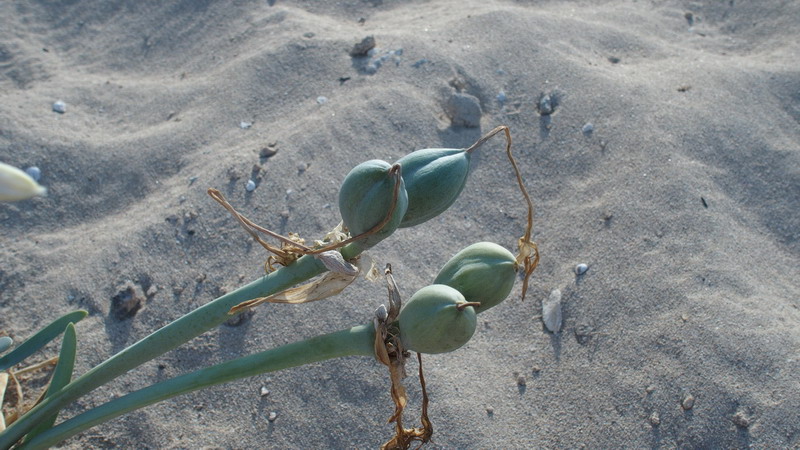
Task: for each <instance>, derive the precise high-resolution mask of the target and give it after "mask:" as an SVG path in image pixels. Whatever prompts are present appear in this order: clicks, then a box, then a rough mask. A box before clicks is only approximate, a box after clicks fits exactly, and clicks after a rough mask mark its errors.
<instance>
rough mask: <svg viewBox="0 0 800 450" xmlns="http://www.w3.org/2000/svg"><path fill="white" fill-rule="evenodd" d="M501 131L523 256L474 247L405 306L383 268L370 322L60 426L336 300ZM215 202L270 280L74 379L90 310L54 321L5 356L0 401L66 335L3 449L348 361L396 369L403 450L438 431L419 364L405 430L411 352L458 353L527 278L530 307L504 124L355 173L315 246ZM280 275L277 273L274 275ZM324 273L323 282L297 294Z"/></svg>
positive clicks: (534, 254) (528, 257) (166, 384)
mask: <svg viewBox="0 0 800 450" xmlns="http://www.w3.org/2000/svg"><path fill="white" fill-rule="evenodd" d="M500 132H504V133H505V137H506V152H507V155H508V158H509V160H510V162H511V164H512V167H513V169H514V172H515V175H516V180H517V183H518V185H519V188H520V191H521V192H522V194H523V196H524V199H525V202H526V205H527V208H528V220H527V224H526V226H525V234H524V235H523V236H522V237H521V238H520V239H519V242H518V244H519V249H518V254H517V255H516V256H514V255H512V254H511V252H509V251H508V250H506V249H505V248H503V247H501V246H499V245H497V244H494V243H490V242H479V243H476V244H472V245H470V246H468V247H466V248H464V249H463V250H461V251H460V252H458V253H457V254H456V255H454V256H453V257H452V258H451V259H450V260H449V261H448V262H447V263H446V264H445V265H444V266H443V267H442V269H441V270H440V271H439V273H438V275H437V276H436V278H435V279H434V280H433V283H432V284H431V285H430V286H426V287H423V288H422V289H420V290H418V291H417V292H416V293H414V295H412V296H411V298H410V299H409V300H408V301H407V302H406V303H405V304H404V305H403V304H401V299H400V295H399V292H398V289H397V286H396V284H395V281H394V279H393V277H392V274H391V269H390V267H389V266H387V269H386V271H385V279H386V283H387V286H388V292H389V302H388V307H387V306H385V305H381V306H380V307H379V308H378V310H377V311H376V313H375V317H374V318H373V320H372V321H371V322H370V323H366V324H363V325H359V326H355V327H352V328H348V329H345V330H341V331H338V332H335V333H330V334H325V335H322V336H317V337H313V338H310V339H307V340H304V341H300V342H295V343H291V344H288V345H284V346H282V347H278V348H274V349H271V350H267V351H263V352H260V353H256V354H252V355H249V356H245V357H242V358H238V359H234V360H231V361H227V362H224V363H221V364H217V365H214V366H211V367H207V368H204V369H200V370H197V371H195V372H192V373H187V374H184V375H181V376H178V377H175V378H172V379H168V380H165V381H161V382H158V383H155V384H153V385H151V386H148V387H145V388H143V389H140V390H137V391H134V392H131V393H129V394H127V395H125V396H123V397H120V398H116V399H114V400H111V401H109V402H107V403H105V404H102V405H100V406H97V407H95V408H93V409H90V410H88V411H86V412H84V413H81V414H79V415H77V416H75V417H72V418H70V419H67V420H65V421H62V422H60V423H58V424H55V422H56V419H57V416H58V413H59V411H60V410H62V409H63V408H64V407H66V406H67V405H69V404H70V403H72V402H73V401H75V400H76V399H78V398H80V397H81V396H83V395H86V394H87V393H89V392H91V391H92V390H94V389H95V388H97V387H99V386H101V385H103V384H105V383H108V382H109V381H111V380H113V379H115V378H116V377H118V376H120V375H122V374H124V373H126V372H128V371H129V370H131V369H133V368H136V367H138V366H140V365H142V364H143V363H146V362H148V361H150V360H152V359H153V358H155V357H157V356H159V355H161V354H163V353H166V352H167V351H169V350H171V349H174V348H176V347H178V346H179V345H181V344H183V343H185V342H187V341H189V340H190V339H192V338H194V337H196V336H198V335H200V334H201V333H203V332H205V331H207V330H209V329H211V328H213V327H216V326H218V325H220V324H222V323H223V322H225V321H227V320H229V319H230V318H231V316H232V315H235V314H239V313H241V312H243V311H244V310H245V309H247V308H249V307H252V306H255V305H257V304H259V303H264V302H269V303H303V302H308V301H314V300H320V299H323V298H326V297H330V296H332V295H336V294H338V293H339V292H341V291H342V290H343V289H345V288H346V287H347V285H349V284H350V283H351V282H352V281H353V280H354V279H355V278H356V277H357V276H358V274H359V273H360V272H364V271H366V270H368V265H367V264H366V263H365V261H363V259H364V258H362V257H361V254H362V252H364V251H365V250H367V249H369V248H371V247H373V246H375V245H376V244H377V243H378V242H380V241H381V240H383V239H386V238H388V237H389V236H390V235H391V234H392V233H393V232H394V231H395V230H396V229H397V228H400V227H411V226H414V225H418V224H420V223H422V222H425V221H427V220H429V219H431V218H433V217H435V216H437V215H439V214H441V213H442V212H444V211H445V210H446V209H447V208H448V207H450V205H452V204H453V202H455V200H456V199H457V198H458V196H459V194H460V193H461V191H462V189H463V188H464V185H465V183H466V181H467V176H468V174H469V170H470V164H469V162H470V156H471V154H472V152H473V151H474V150H475V149H476V148H478V147H479V146H480V145H482V144H483V143H484V142H485V141H486V140H488V139H489V138H491V137H492V136H495V135H496V134H498V133H500ZM209 194H210V195H211V196H212V197H213V198H214V199H215V200H216V201H218V202H219V203H221V204H222V205H223V206H224V207H225V208H226V209H228V211H230V212H231V213H232V214H233V215H234V217H236V219H237V220H238V221H239V223H240V225H242V227H243V228H244V229H245V230H246V231H247V232H248V233H249V234H250V235H251V236H252V237H253V238H254V239H255V240H256V241H258V242H259V243H260V244H261V245H262V246H264V247H265V248H266V249H267V250H269V251H270V252H271V253H272V256H271V257H270V259H269V260H268V273H267V274H266V275H265V276H264V277H262V278H259V279H258V280H256V281H253V282H251V283H250V284H247V285H245V286H242V287H240V288H239V289H237V290H235V291H232V292H230V293H228V294H225V295H223V296H222V297H219V298H217V299H216V300H214V301H212V302H210V303H208V304H206V305H203V306H201V307H199V308H197V309H196V310H194V311H192V312H190V313H188V314H186V315H185V316H183V317H180V318H179V319H177V320H175V321H173V322H171V323H170V324H168V325H166V326H164V327H162V328H161V329H159V330H157V331H155V332H153V333H152V334H150V335H149V336H147V337H145V338H143V339H142V340H140V341H138V342H136V343H135V344H133V345H131V346H129V347H128V348H126V349H124V350H122V351H121V352H119V353H117V354H116V355H114V356H112V357H110V358H109V359H108V360H106V361H104V362H103V363H101V364H99V365H98V366H96V367H94V368H93V369H91V370H89V371H88V372H86V373H85V374H83V375H81V376H80V377H78V378H76V379H74V380H72V368H73V365H74V361H75V356H76V333H75V326H74V323H76V322H78V321H79V320H81V319H82V318H83V317H84V316H85V315H86V312H84V311H76V312H74V313H70V314H68V315H66V316H64V317H62V318H60V319H58V320H56V321H55V322H53V323H52V324H51V325H49V326H48V327H46V328H44V329H43V330H41V331H40V332H39V333H37V334H36V335H34V336H33V337H31V338H30V339H29V340H28V341H26V342H24V343H23V344H21V345H19V346H18V347H16V348H15V349H14V350H12V351H11V352H9V353H8V354H6V355H5V356H3V357H2V358H0V401H1V400H2V393H3V391H4V390H5V384H4V383H2V381H3V380H2V378H3V377H2V375H5V378H6V379H7V378H8V376H9V375H10V376H12V377H13V376H14V373H15V372H14V370H13V367H14V366H16V365H17V364H18V363H20V362H21V361H23V360H24V359H25V358H27V357H28V356H30V355H31V354H33V353H34V352H35V351H36V350H38V349H39V348H41V347H42V346H44V345H45V344H46V343H48V342H49V341H51V340H52V339H54V338H56V337H58V336H59V335H61V334H63V339H62V346H61V352H60V355H59V358H58V363H57V364H56V367H55V369H54V371H53V376H52V379H51V382H50V385H49V387H48V389H47V391H46V393H45V395H44V396H43V397H42V398H41V400H40V401H39V402H38V404H37V405H35V406H34V407H33V408H31V409H30V410H28V411H27V412H25V413H24V414H22V415H20V416H19V417H16V418H14V419H15V420H14V421H13V423H10V424H9V426H8V427H7V428H5V430H4V431H1V432H0V449H7V448H10V447H11V446H13V445H17V446H18V447H19V448H32V449H35V448H45V447H48V446H51V445H54V444H56V443H58V442H61V441H63V440H64V439H67V438H68V437H70V436H73V435H74V434H76V433H79V432H81V431H83V430H85V429H87V428H90V427H92V426H95V425H97V424H100V423H103V422H105V421H108V420H110V419H112V418H114V417H117V416H119V415H121V414H125V413H127V412H130V411H133V410H136V409H138V408H142V407H144V406H147V405H150V404H153V403H156V402H159V401H162V400H165V399H168V398H171V397H174V396H177V395H181V394H184V393H188V392H192V391H195V390H198V389H202V388H204V387H208V386H213V385H216V384H220V383H224V382H228V381H231V380H235V379H238V378H244V377H249V376H253V375H257V374H261V373H265V372H271V371H277V370H281V369H286V368H289V367H296V366H299V365H303V364H308V363H312V362H317V361H322V360H326V359H330V358H336V357H340V356H350V355H362V356H372V357H375V358H376V359H378V361H380V362H381V363H382V364H385V365H386V366H387V367H388V368H389V373H390V378H391V383H392V385H391V395H392V399H393V401H394V404H395V409H394V413H393V415H391V417H390V421H391V422H394V423H395V431H396V432H395V436H394V437H393V438H392V439H391V440H389V441H388V442H387V443H385V444H384V447H385V448H407V447H408V446H409V445H410V444H411V443H413V442H414V441H418V442H423V443H424V442H427V441H428V440H429V439H430V437H431V434H432V433H433V427H432V425H431V422H430V420H429V419H428V417H427V406H428V397H427V394H426V391H425V380H424V376H423V374H422V365H421V364H420V372H419V375H420V383H421V385H422V392H423V405H422V418H421V422H422V424H421V425H422V426H421V427H420V428H410V429H407V428H404V427H403V425H402V413H403V408H404V407H405V404H406V402H407V399H406V395H405V390H404V388H403V385H402V383H401V380H402V378H403V376H404V362H405V360H406V358H408V357H409V354H410V353H409V352H410V351H415V352H417V353H418V358H420V361H421V356H419V354H420V353H432V354H433V353H443V352H450V351H453V350H456V349H458V348H460V347H461V346H463V345H464V344H465V343H466V342H467V341H469V339H470V338H471V337H472V335H473V333H474V331H475V325H476V320H477V319H476V314H479V313H481V312H483V311H486V310H487V309H489V308H491V307H493V306H496V305H497V304H499V303H500V302H502V301H503V300H504V299H505V298H506V297H507V296H508V295H509V293H510V292H511V289H512V287H513V285H514V282H515V280H516V278H517V274H518V272H520V271H521V272H522V273H523V275H524V276H523V287H522V296H523V298H524V296H525V291H526V290H527V281H528V278H529V276H530V275H531V273H532V272H533V270H534V269H535V268H536V265H537V264H538V260H539V253H538V249H537V247H536V244H535V243H534V242H533V241H532V240H531V232H532V227H533V204H532V202H531V200H530V198H529V197H528V194H527V192H526V191H525V187H524V185H523V182H522V179H521V177H520V174H519V170H518V168H517V165H516V162H515V161H514V158H513V156H512V155H511V135H510V133H509V130H508V127H505V126H501V127H497V128H495V129H494V130H492V131H491V132H489V133H487V134H486V135H485V136H483V137H482V138H481V139H479V140H478V141H477V142H476V143H475V144H474V145H472V146H471V147H469V148H467V149H424V150H417V151H415V152H412V153H410V154H409V155H406V156H405V157H403V158H401V159H400V160H398V161H397V162H396V163H394V164H389V163H387V162H385V161H379V160H372V161H367V162H364V163H362V164H359V165H357V166H356V167H355V168H353V170H352V171H350V173H349V174H348V175H347V176H346V177H345V180H344V182H343V183H342V186H341V189H340V192H339V210H340V212H341V215H342V222H343V226H342V225H340V226H339V227H337V229H335V230H334V231H333V232H331V233H330V234H329V235H328V236H327V237H326V239H325V240H323V241H317V242H316V244H315V245H313V246H311V247H309V246H306V245H305V243H304V241H303V240H302V239H299V238H298V237H296V236H293V235H290V236H289V237H284V236H279V235H277V234H275V233H273V232H271V231H269V230H267V229H265V228H262V227H259V226H258V225H256V224H255V223H253V222H252V221H250V220H249V219H247V218H246V217H244V216H243V215H242V214H239V213H238V212H237V211H236V210H235V209H234V208H233V207H232V206H231V205H230V204H229V203H228V202H227V201H226V200H225V198H224V197H223V196H222V194H221V193H219V191H216V190H214V189H209ZM348 233H349V234H348ZM261 235H267V236H269V237H271V238H274V239H277V240H279V241H280V242H281V244H280V246H279V247H276V246H274V245H271V244H269V243H267V242H266V241H265V240H264V239H262V237H261ZM276 265H280V266H282V267H279V268H277V269H276V268H275V266H276ZM318 275H322V277H318V278H316V279H315V280H314V281H311V282H309V283H307V284H302V283H304V282H307V281H309V280H311V279H312V278H314V277H317V276H318ZM297 285H299V286H297ZM9 346H10V342H8V340H7V339H6V340H3V341H2V342H0V347H6V348H7V347H9ZM3 350H4V348H0V351H3ZM0 422H2V423H0V425H2V428H4V427H5V425H6V421H5V418H4V417H2V414H0ZM2 428H0V430H2Z"/></svg>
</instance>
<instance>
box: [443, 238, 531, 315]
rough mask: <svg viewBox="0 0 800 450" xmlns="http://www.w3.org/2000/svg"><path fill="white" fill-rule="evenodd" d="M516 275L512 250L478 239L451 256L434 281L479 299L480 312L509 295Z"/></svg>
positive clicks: (471, 299) (465, 296) (475, 300)
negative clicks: (478, 240)
mask: <svg viewBox="0 0 800 450" xmlns="http://www.w3.org/2000/svg"><path fill="white" fill-rule="evenodd" d="M516 278H517V265H516V260H515V258H514V255H512V254H511V252H509V251H508V250H506V249H505V248H503V247H501V246H499V245H497V244H495V243H492V242H478V243H476V244H472V245H470V246H469V247H466V248H464V249H463V250H461V251H460V252H458V253H456V255H455V256H453V257H452V258H450V261H447V263H446V264H445V265H444V267H442V270H440V271H439V274H438V275H436V279H434V280H433V282H434V283H435V284H446V285H448V286H450V287H452V288H455V289H456V290H458V291H459V292H460V293H461V294H462V295H463V296H464V298H465V299H466V301H468V302H479V303H480V304H481V306H479V307H478V308H477V309H478V312H483V311H486V310H487V309H489V308H491V307H492V306H495V305H497V304H499V303H500V302H502V301H503V300H505V298H506V297H508V294H509V293H511V289H512V288H513V287H514V281H515V280H516Z"/></svg>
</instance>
